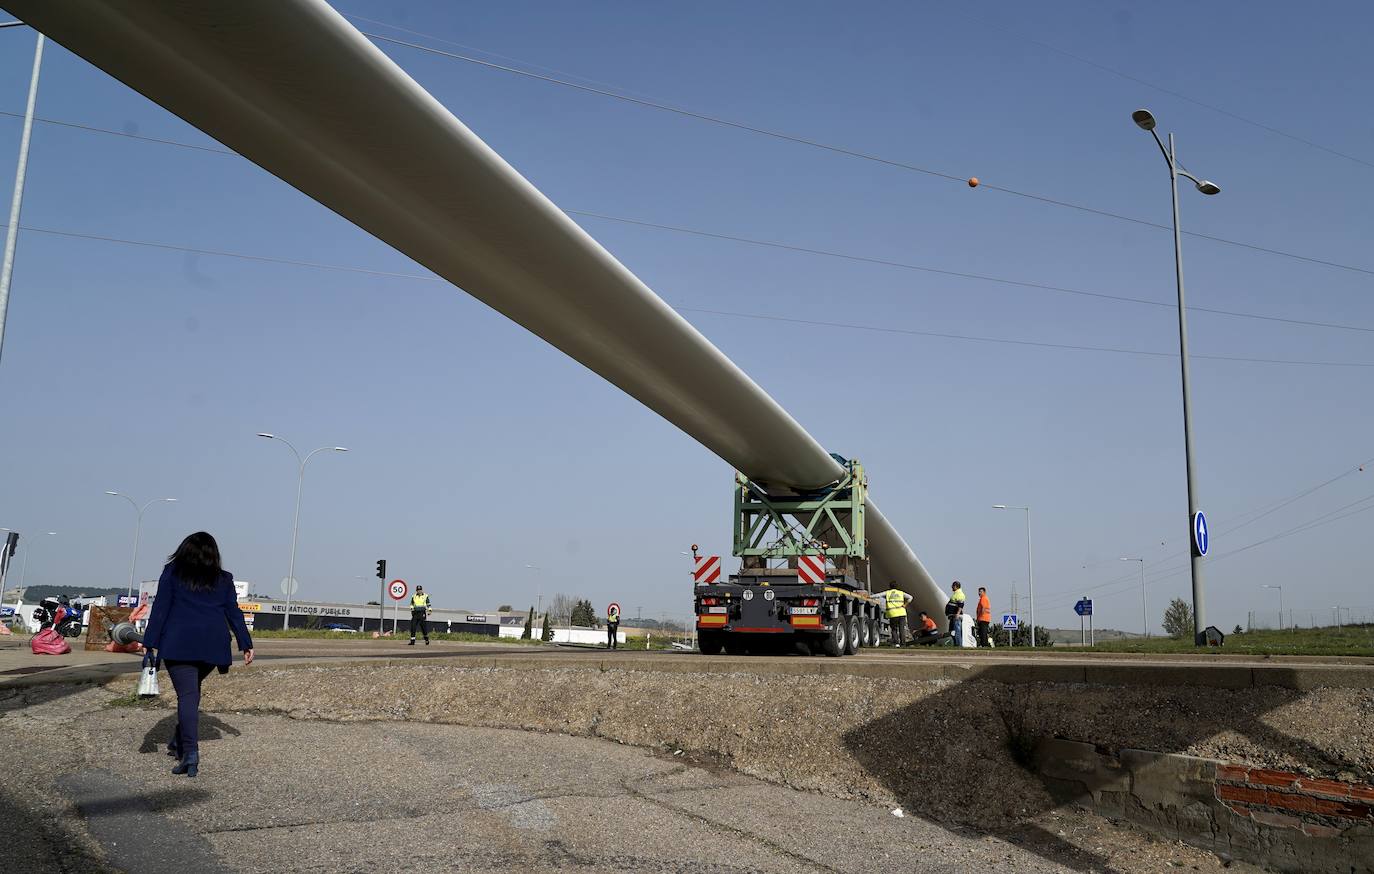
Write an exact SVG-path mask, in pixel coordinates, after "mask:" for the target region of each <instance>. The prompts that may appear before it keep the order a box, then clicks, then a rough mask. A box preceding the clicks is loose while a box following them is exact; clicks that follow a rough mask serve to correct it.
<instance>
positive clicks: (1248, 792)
mask: <svg viewBox="0 0 1374 874" xmlns="http://www.w3.org/2000/svg"><path fill="white" fill-rule="evenodd" d="M1265 794H1266V793H1265V791H1264V790H1263V789H1251V788H1250V787H1249V786H1229V785H1227V784H1225V783H1220V784H1218V785H1217V798H1219V799H1221V800H1222V801H1243V802H1245V803H1247V804H1268V803H1269V799H1268V798H1266V797H1265Z"/></svg>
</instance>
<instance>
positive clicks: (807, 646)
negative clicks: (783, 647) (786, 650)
mask: <svg viewBox="0 0 1374 874" xmlns="http://www.w3.org/2000/svg"><path fill="white" fill-rule="evenodd" d="M792 652H794V653H796V654H797V655H799V656H812V655H815V654H816V652H815V650H814V649H812V647H811V641H809V640H807V639H806V636H805V635H801V634H799V635H797V639H796V640H794V641H793V642H792Z"/></svg>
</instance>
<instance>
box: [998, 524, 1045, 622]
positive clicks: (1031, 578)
mask: <svg viewBox="0 0 1374 874" xmlns="http://www.w3.org/2000/svg"><path fill="white" fill-rule="evenodd" d="M992 509H994V510H1025V511H1026V588H1027V589H1029V590H1030V591H1029V593H1028V595H1027V598H1028V600H1029V601H1030V645H1031V648H1032V649H1034V648H1035V559H1034V558H1033V557H1032V555H1031V523H1030V511H1031V508H1030V507H1009V506H1007V505H1006V504H993V505H992Z"/></svg>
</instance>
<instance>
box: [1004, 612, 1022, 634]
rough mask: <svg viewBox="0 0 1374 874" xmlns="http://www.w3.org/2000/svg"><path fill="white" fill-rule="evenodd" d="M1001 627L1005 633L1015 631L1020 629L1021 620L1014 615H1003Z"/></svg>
mask: <svg viewBox="0 0 1374 874" xmlns="http://www.w3.org/2000/svg"><path fill="white" fill-rule="evenodd" d="M1002 627H1003V628H1005V629H1006V630H1007V631H1015V630H1016V629H1018V628H1020V627H1021V620H1020V619H1019V618H1017V616H1016V614H1015V613H1003V614H1002Z"/></svg>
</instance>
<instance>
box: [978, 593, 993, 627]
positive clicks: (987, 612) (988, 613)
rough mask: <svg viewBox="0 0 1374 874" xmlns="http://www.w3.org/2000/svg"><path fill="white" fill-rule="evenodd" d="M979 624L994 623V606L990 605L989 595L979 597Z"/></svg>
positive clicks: (984, 594)
mask: <svg viewBox="0 0 1374 874" xmlns="http://www.w3.org/2000/svg"><path fill="white" fill-rule="evenodd" d="M977 619H978V621H979V622H991V621H992V605H991V604H989V603H988V596H987V593H986V592H985V593H983V594H981V595H979V596H978V616H977Z"/></svg>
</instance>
